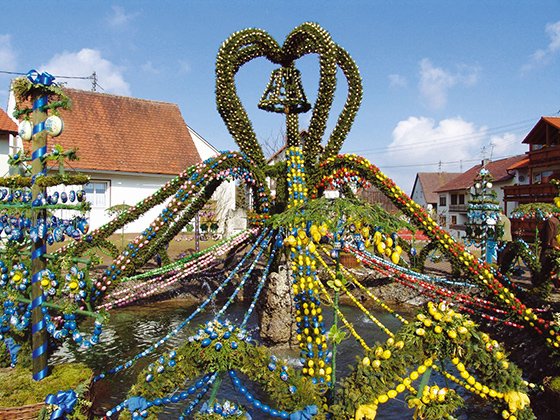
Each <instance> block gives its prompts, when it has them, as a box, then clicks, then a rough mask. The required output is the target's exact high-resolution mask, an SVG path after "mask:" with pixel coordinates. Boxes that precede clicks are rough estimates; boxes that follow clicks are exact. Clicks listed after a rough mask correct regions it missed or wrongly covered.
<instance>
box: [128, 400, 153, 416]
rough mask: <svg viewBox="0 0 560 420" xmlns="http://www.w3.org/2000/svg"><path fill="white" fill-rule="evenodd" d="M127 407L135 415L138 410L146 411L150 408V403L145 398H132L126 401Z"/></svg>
mask: <svg viewBox="0 0 560 420" xmlns="http://www.w3.org/2000/svg"><path fill="white" fill-rule="evenodd" d="M126 406H127V407H128V409H129V410H130V412H131V413H134V412H135V411H136V410H139V411H144V410H145V409H146V408H148V401H146V399H145V398H144V397H131V398H129V399H128V400H127V401H126Z"/></svg>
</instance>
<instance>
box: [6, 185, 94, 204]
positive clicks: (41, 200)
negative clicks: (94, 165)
mask: <svg viewBox="0 0 560 420" xmlns="http://www.w3.org/2000/svg"><path fill="white" fill-rule="evenodd" d="M59 199H60V203H61V204H66V203H68V202H69V203H74V202H77V203H81V202H85V201H86V192H85V191H84V190H77V191H75V190H70V191H69V192H68V193H67V192H65V191H63V192H61V193H59V192H58V191H55V192H53V193H52V194H46V195H45V194H43V193H38V194H37V198H35V200H32V196H31V190H29V189H20V188H18V189H14V190H8V189H6V188H2V189H0V201H4V202H6V203H18V202H19V203H31V206H32V207H40V206H46V205H55V204H58V203H59Z"/></svg>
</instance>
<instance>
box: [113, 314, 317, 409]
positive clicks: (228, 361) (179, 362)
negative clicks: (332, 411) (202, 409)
mask: <svg viewBox="0 0 560 420" xmlns="http://www.w3.org/2000/svg"><path fill="white" fill-rule="evenodd" d="M202 328H205V327H202ZM214 330H215V331H216V332H217V333H218V338H217V340H218V341H219V342H220V343H221V344H222V347H221V349H220V350H219V351H218V350H216V349H215V348H214V347H213V346H206V347H204V346H203V345H202V344H201V341H196V340H193V341H187V342H186V343H185V344H184V345H183V346H182V347H181V348H180V349H178V350H177V355H176V357H175V358H174V359H175V361H176V365H175V366H174V367H173V368H169V367H166V369H165V370H164V371H163V372H162V373H159V374H157V375H155V374H154V375H153V380H151V381H150V382H147V381H146V377H147V375H148V374H149V373H150V371H152V373H153V366H152V367H151V368H150V367H148V368H146V369H144V370H143V371H142V372H141V373H140V374H139V375H138V381H137V383H136V385H134V386H133V387H132V389H131V390H130V393H129V396H130V397H132V396H141V397H144V398H145V399H146V400H154V399H156V398H161V396H162V395H167V394H171V393H172V392H174V391H175V390H176V389H177V388H180V387H181V386H184V383H185V381H187V380H189V379H190V380H196V378H198V377H199V376H200V375H201V374H204V373H208V372H217V373H218V374H219V375H221V376H224V379H225V377H227V376H228V371H229V370H235V371H236V372H239V373H241V374H243V375H244V376H246V377H247V378H248V380H249V381H252V382H254V383H257V384H259V385H260V386H261V388H262V390H263V391H264V392H266V394H267V395H268V397H269V398H270V400H271V401H272V402H273V404H274V406H275V408H277V409H278V410H286V411H289V412H292V411H297V410H302V409H304V408H305V407H307V406H309V405H316V406H317V407H318V408H319V415H317V416H316V417H314V419H317V420H320V419H324V412H323V403H324V397H323V396H322V393H321V389H320V388H319V387H318V386H317V385H314V384H313V383H312V382H311V379H310V378H309V377H306V376H304V375H302V374H301V373H300V372H299V371H296V370H295V369H294V368H293V367H292V366H290V365H289V364H288V363H287V362H284V363H283V364H284V365H286V366H287V370H286V373H287V375H288V378H289V379H288V380H287V381H283V380H282V379H281V378H280V373H279V372H278V371H271V370H270V369H269V368H268V364H269V363H270V362H271V356H272V354H271V353H270V352H269V350H268V349H266V348H265V347H262V346H256V345H255V344H249V343H247V342H246V341H243V340H239V339H238V338H237V336H236V333H235V331H234V333H232V334H231V335H230V336H229V337H228V338H226V336H224V333H225V332H226V331H227V330H224V329H220V328H219V327H218V326H217V324H215V327H214ZM233 342H236V343H237V345H238V347H237V348H235V349H234V348H233V347H232V343H233ZM280 363H282V361H278V362H277V364H278V365H280ZM291 386H295V387H296V391H295V392H290V387H291ZM158 410H159V409H158V408H152V409H151V410H150V411H152V412H157V411H158ZM121 416H122V417H123V418H124V419H129V418H130V415H129V413H128V412H124V413H122V414H121ZM156 418H157V417H156V416H155V414H153V413H150V416H149V417H148V419H156ZM205 418H207V417H205Z"/></svg>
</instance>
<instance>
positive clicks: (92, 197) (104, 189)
mask: <svg viewBox="0 0 560 420" xmlns="http://www.w3.org/2000/svg"><path fill="white" fill-rule="evenodd" d="M84 191H85V192H86V198H87V201H89V202H90V203H91V205H92V207H108V206H109V196H108V193H109V183H108V182H106V181H93V182H89V183H87V184H86V185H84Z"/></svg>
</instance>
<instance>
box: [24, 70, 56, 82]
mask: <svg viewBox="0 0 560 420" xmlns="http://www.w3.org/2000/svg"><path fill="white" fill-rule="evenodd" d="M27 78H28V79H29V80H30V81H31V83H34V84H41V85H45V86H50V85H52V84H53V82H54V79H55V77H54V76H53V75H52V74H49V73H47V72H44V73H39V72H38V71H37V70H29V71H28V72H27Z"/></svg>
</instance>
